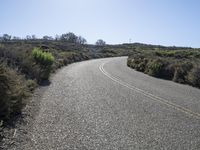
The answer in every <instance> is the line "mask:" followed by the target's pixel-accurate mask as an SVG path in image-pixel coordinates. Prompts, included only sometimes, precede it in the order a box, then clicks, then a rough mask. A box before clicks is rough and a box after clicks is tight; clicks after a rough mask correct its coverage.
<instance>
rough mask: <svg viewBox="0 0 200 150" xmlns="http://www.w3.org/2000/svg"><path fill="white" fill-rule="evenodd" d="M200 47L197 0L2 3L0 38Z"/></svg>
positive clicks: (199, 1) (22, 0)
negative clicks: (64, 37) (62, 37)
mask: <svg viewBox="0 0 200 150" xmlns="http://www.w3.org/2000/svg"><path fill="white" fill-rule="evenodd" d="M69 31H71V32H74V33H75V34H77V35H82V36H83V37H85V38H86V39H87V41H88V43H94V42H95V41H96V40H97V39H99V38H102V39H103V40H105V41H106V42H107V43H110V44H117V43H124V42H129V39H130V38H131V39H132V42H142V43H149V44H161V45H176V46H191V47H200V0H1V2H0V34H4V33H8V34H11V35H16V36H20V37H25V36H26V35H32V34H35V35H36V36H37V37H42V36H43V35H51V36H55V35H56V34H62V33H67V32H69Z"/></svg>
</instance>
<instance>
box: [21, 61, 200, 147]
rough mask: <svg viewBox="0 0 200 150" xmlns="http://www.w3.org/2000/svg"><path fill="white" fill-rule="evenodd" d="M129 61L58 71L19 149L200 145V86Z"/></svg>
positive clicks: (80, 65)
mask: <svg viewBox="0 0 200 150" xmlns="http://www.w3.org/2000/svg"><path fill="white" fill-rule="evenodd" d="M126 59H127V57H118V58H106V59H98V60H91V61H84V62H80V63H75V64H72V65H69V66H68V67H65V68H63V69H62V70H60V71H59V72H58V73H57V74H56V75H55V76H54V77H53V79H52V84H51V85H50V86H49V87H48V89H47V90H46V91H45V93H44V94H43V96H42V97H41V99H42V100H41V106H40V107H41V108H40V111H39V112H38V116H37V117H36V120H35V122H34V124H33V129H31V130H30V131H29V132H30V134H31V139H32V140H31V142H29V143H27V144H26V145H22V146H21V149H33V150H35V149H39V150H42V149H47V150H48V149H58V150H65V149H66V150H68V149H80V150H86V149H91V150H93V149H99V150H107V149H109V150H110V149H120V150H123V149H124V150H128V149H130V150H132V149H152V150H156V149H158V150H160V149H166V150H168V149H176V150H178V149H180V150H184V149H200V90H199V89H196V88H193V87H189V86H187V85H180V84H176V83H173V82H171V81H166V80H161V79H156V78H153V77H150V76H147V75H145V74H143V73H140V72H136V71H134V70H133V69H130V68H128V67H127V66H126Z"/></svg>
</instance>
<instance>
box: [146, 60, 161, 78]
mask: <svg viewBox="0 0 200 150" xmlns="http://www.w3.org/2000/svg"><path fill="white" fill-rule="evenodd" d="M163 67H164V63H163V62H162V61H161V60H160V59H155V60H151V61H149V63H148V64H147V68H146V70H145V72H146V73H147V74H148V75H151V76H155V77H162V70H163Z"/></svg>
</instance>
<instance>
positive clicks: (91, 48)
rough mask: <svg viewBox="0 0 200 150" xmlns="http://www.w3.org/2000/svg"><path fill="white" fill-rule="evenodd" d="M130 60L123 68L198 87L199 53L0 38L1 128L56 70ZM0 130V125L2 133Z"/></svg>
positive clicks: (69, 39)
mask: <svg viewBox="0 0 200 150" xmlns="http://www.w3.org/2000/svg"><path fill="white" fill-rule="evenodd" d="M116 56H129V58H128V61H127V65H128V66H129V67H131V68H134V69H136V70H138V71H141V72H144V73H147V74H149V75H151V76H155V77H159V78H164V79H169V80H173V81H175V82H179V83H186V84H190V85H193V86H196V87H200V80H199V79H200V67H199V66H200V65H199V64H200V61H199V58H200V50H199V49H192V48H180V47H163V46H154V45H146V44H139V43H134V44H120V45H108V44H106V42H105V41H103V40H102V39H100V40H97V42H96V43H95V45H90V44H87V41H86V39H85V38H83V37H81V36H77V35H75V34H74V33H71V32H70V33H66V34H62V35H57V36H56V37H54V38H53V37H51V36H44V37H43V38H40V39H38V38H36V36H34V35H32V36H26V38H24V39H21V38H19V37H12V36H10V35H7V34H4V35H3V36H2V37H0V126H1V125H4V126H5V125H7V124H8V122H10V121H12V120H13V118H16V116H17V115H20V114H21V111H22V109H23V107H24V106H26V104H27V103H28V102H27V97H29V96H30V95H31V94H32V93H33V91H34V89H35V88H36V87H37V86H40V85H43V84H44V83H47V82H46V81H48V80H49V77H50V75H51V74H52V73H54V72H55V71H56V70H57V69H59V68H61V67H62V66H66V65H68V64H70V63H73V62H78V61H83V60H88V59H93V58H104V57H116ZM1 129H2V128H1V127H0V130H1Z"/></svg>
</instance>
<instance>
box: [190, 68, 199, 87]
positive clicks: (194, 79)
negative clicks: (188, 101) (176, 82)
mask: <svg viewBox="0 0 200 150" xmlns="http://www.w3.org/2000/svg"><path fill="white" fill-rule="evenodd" d="M188 81H189V83H190V84H192V85H193V86H197V87H200V68H199V67H195V68H193V69H192V70H191V71H190V72H189V74H188Z"/></svg>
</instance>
